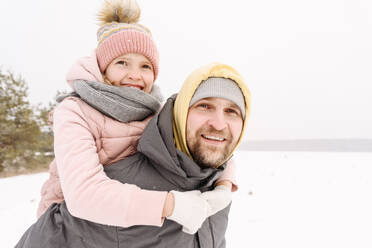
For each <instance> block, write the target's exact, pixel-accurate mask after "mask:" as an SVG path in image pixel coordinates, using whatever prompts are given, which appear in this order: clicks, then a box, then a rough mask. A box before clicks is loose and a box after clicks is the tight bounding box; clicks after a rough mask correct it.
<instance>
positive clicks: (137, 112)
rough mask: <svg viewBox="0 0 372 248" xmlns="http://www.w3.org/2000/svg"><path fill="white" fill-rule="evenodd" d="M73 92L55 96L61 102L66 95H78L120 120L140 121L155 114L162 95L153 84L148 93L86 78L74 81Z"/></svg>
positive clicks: (94, 106) (102, 111)
mask: <svg viewBox="0 0 372 248" xmlns="http://www.w3.org/2000/svg"><path fill="white" fill-rule="evenodd" d="M74 87H75V92H71V93H69V94H67V95H62V96H59V97H57V102H61V101H62V100H63V99H65V98H66V97H68V96H76V97H80V98H81V99H82V100H84V101H85V102H86V103H88V104H89V105H90V106H92V107H93V108H95V109H97V110H98V111H100V112H101V113H103V114H105V115H107V116H110V117H111V118H113V119H115V120H117V121H120V122H129V121H141V120H143V119H145V118H146V117H148V116H150V115H152V114H155V113H156V112H157V111H158V110H159V109H160V107H161V102H162V101H163V97H162V95H161V92H160V89H159V87H158V86H156V85H154V86H153V87H152V91H151V92H150V94H148V93H145V92H143V91H142V90H139V89H136V88H130V87H117V86H111V85H108V84H104V83H100V82H93V81H87V80H75V81H74Z"/></svg>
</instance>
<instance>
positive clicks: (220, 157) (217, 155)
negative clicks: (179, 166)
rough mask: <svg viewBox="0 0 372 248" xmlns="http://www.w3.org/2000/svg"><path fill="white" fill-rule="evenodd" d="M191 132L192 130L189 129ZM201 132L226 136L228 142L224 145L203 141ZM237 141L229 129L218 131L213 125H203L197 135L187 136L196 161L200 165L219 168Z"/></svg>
mask: <svg viewBox="0 0 372 248" xmlns="http://www.w3.org/2000/svg"><path fill="white" fill-rule="evenodd" d="M187 131H188V133H189V134H190V130H187ZM201 134H207V135H216V136H218V137H221V136H222V137H225V138H226V141H224V142H225V143H226V144H225V145H224V146H215V145H212V144H207V143H205V142H204V141H202V139H203V138H202V137H201ZM236 143H237V141H235V142H234V141H233V137H232V135H231V133H230V132H228V131H218V130H215V129H214V128H213V127H210V126H208V127H201V128H199V129H198V130H197V131H196V133H195V136H187V145H188V148H189V151H190V153H191V156H192V157H193V159H194V161H195V163H197V164H198V165H199V166H200V167H210V168H217V167H218V166H220V165H221V164H222V163H223V162H225V161H226V160H227V158H228V157H229V156H230V155H231V153H232V151H233V150H234V148H235V145H236Z"/></svg>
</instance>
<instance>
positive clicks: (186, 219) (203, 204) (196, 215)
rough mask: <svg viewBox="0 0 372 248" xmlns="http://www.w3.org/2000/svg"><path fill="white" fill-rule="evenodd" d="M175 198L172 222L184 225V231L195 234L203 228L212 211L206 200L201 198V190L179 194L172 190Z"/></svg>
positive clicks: (170, 217)
mask: <svg viewBox="0 0 372 248" xmlns="http://www.w3.org/2000/svg"><path fill="white" fill-rule="evenodd" d="M171 193H172V194H173V196H174V209H173V213H172V215H170V216H169V217H167V218H168V219H170V220H173V221H175V222H177V223H178V224H180V225H182V226H183V228H182V231H183V232H185V233H188V234H194V233H196V232H197V231H198V229H199V228H200V227H201V226H202V224H203V222H204V221H205V219H206V218H207V217H208V213H209V212H210V211H211V209H210V206H209V204H208V202H207V201H206V200H204V199H203V198H201V197H200V196H201V192H200V191H199V190H193V191H186V192H179V191H174V190H172V191H171Z"/></svg>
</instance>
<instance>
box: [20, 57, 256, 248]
mask: <svg viewBox="0 0 372 248" xmlns="http://www.w3.org/2000/svg"><path fill="white" fill-rule="evenodd" d="M249 107H250V93H249V90H248V89H247V87H246V85H245V84H244V81H243V79H242V78H241V76H240V75H239V74H238V73H237V72H236V71H235V70H234V69H233V68H231V67H229V66H227V65H223V64H218V63H214V64H210V65H207V66H204V67H201V68H199V69H198V70H196V71H194V72H193V73H192V74H190V76H189V77H188V78H187V79H186V81H185V83H184V85H183V87H182V89H181V91H180V92H179V94H178V95H177V96H176V95H174V96H172V97H170V98H169V99H168V100H167V102H166V104H165V105H164V107H163V109H162V111H161V112H160V113H159V114H158V115H156V116H155V117H154V118H153V119H152V120H151V121H150V123H149V124H148V126H147V127H146V129H145V131H144V133H143V134H142V137H141V139H140V141H139V144H138V152H137V153H136V154H135V155H133V156H131V157H128V158H126V159H124V160H122V161H119V162H117V163H116V164H113V165H110V166H107V167H105V172H106V174H107V175H108V176H109V177H110V178H112V179H116V180H118V181H120V182H122V183H129V184H135V185H137V186H139V187H140V188H142V189H147V190H157V191H168V192H169V193H168V196H167V200H166V204H165V207H164V210H163V213H164V214H163V216H164V217H165V219H164V222H163V225H162V226H161V227H155V226H143V225H142V226H141V225H138V226H132V227H129V228H122V227H114V226H106V225H100V224H97V223H93V222H89V221H86V220H82V219H79V218H76V217H73V216H72V215H71V214H70V213H69V212H68V210H67V207H66V204H64V203H62V204H55V205H53V206H52V207H50V208H49V209H48V210H47V212H46V213H45V214H44V215H42V216H41V217H40V218H39V220H38V221H37V222H36V223H35V224H34V225H33V226H31V227H30V229H29V230H28V231H27V232H26V233H25V235H24V236H23V237H22V239H21V241H20V242H19V243H18V245H17V247H133V248H140V247H141V248H143V247H203V248H204V247H208V248H209V247H218V248H222V247H225V238H224V236H225V231H226V228H227V220H228V212H229V207H228V205H229V203H230V200H231V198H230V197H231V196H230V194H231V193H230V189H229V188H228V187H229V186H231V185H226V186H228V187H226V186H224V185H220V186H217V187H216V189H214V190H212V191H210V190H211V189H213V187H214V184H215V182H216V180H217V179H218V178H219V176H220V174H221V172H222V171H223V170H224V169H225V167H226V161H228V160H229V159H230V157H231V156H232V154H233V152H234V150H235V149H236V148H237V146H238V144H239V143H240V141H241V139H242V136H243V132H244V129H245V126H246V124H247V118H248V115H249V110H250V108H249ZM201 192H204V193H201ZM107 194H110V192H107ZM133 207H135V205H134V206H133ZM138 216H146V213H138Z"/></svg>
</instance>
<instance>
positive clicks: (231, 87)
mask: <svg viewBox="0 0 372 248" xmlns="http://www.w3.org/2000/svg"><path fill="white" fill-rule="evenodd" d="M208 97H219V98H225V99H227V100H230V101H232V102H233V103H235V104H236V105H237V106H238V107H239V108H240V112H241V113H242V117H243V118H244V116H245V103H244V97H243V94H242V92H241V90H240V88H239V86H238V85H237V84H236V83H235V82H234V81H233V80H231V79H228V78H216V77H211V78H208V79H207V80H205V81H203V82H202V83H201V84H200V85H199V87H198V88H197V89H196V91H195V93H194V96H193V97H192V98H191V101H190V106H191V105H193V104H194V103H195V102H197V101H199V100H200V99H203V98H208Z"/></svg>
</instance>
